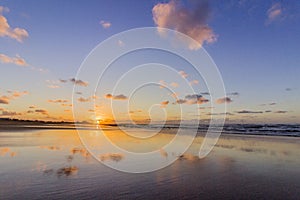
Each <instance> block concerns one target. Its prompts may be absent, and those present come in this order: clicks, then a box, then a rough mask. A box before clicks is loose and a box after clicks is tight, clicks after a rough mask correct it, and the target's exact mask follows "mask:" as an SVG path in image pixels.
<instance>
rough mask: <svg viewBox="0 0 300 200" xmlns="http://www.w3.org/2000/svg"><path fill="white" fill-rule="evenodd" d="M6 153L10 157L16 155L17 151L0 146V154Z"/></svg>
mask: <svg viewBox="0 0 300 200" xmlns="http://www.w3.org/2000/svg"><path fill="white" fill-rule="evenodd" d="M6 155H9V156H10V157H15V156H16V155H17V152H14V151H12V150H11V149H10V148H8V147H4V148H0V156H6Z"/></svg>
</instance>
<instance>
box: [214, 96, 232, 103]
mask: <svg viewBox="0 0 300 200" xmlns="http://www.w3.org/2000/svg"><path fill="white" fill-rule="evenodd" d="M231 102H232V99H231V98H229V97H223V98H220V99H217V100H216V103H217V104H223V103H231Z"/></svg>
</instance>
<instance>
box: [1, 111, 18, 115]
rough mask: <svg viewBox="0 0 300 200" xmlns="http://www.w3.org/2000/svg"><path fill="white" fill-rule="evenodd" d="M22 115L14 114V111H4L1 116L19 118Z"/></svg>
mask: <svg viewBox="0 0 300 200" xmlns="http://www.w3.org/2000/svg"><path fill="white" fill-rule="evenodd" d="M17 115H22V113H18V112H14V111H7V110H3V111H2V114H1V116H17Z"/></svg>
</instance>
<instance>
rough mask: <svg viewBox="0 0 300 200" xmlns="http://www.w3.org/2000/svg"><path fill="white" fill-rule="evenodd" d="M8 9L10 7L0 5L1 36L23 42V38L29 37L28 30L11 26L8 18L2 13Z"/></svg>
mask: <svg viewBox="0 0 300 200" xmlns="http://www.w3.org/2000/svg"><path fill="white" fill-rule="evenodd" d="M8 11H9V9H8V8H5V7H3V6H0V37H10V38H12V39H15V40H17V41H18V42H23V40H24V39H25V38H27V37H28V32H27V31H26V30H25V29H23V28H18V27H17V28H11V27H10V25H9V24H8V21H7V19H6V18H5V17H4V16H3V14H2V13H3V12H8Z"/></svg>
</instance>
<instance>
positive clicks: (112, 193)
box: [0, 128, 300, 199]
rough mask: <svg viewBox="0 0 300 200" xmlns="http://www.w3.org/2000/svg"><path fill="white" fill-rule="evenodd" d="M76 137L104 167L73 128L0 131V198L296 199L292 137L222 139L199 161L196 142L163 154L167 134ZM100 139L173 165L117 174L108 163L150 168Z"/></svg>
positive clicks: (299, 187) (299, 145) (298, 160)
mask: <svg viewBox="0 0 300 200" xmlns="http://www.w3.org/2000/svg"><path fill="white" fill-rule="evenodd" d="M128 129H130V128H128ZM131 131H133V132H135V133H136V134H140V135H143V134H144V135H147V134H148V133H149V132H147V130H142V129H138V130H137V129H131ZM81 135H82V137H83V138H82V139H83V141H85V142H86V141H88V144H89V147H90V148H91V149H92V153H93V154H95V155H94V156H96V157H97V159H98V160H100V161H102V162H103V163H104V164H103V163H101V162H99V161H98V160H96V159H95V158H94V157H93V156H92V155H91V154H90V153H89V152H88V151H87V150H86V149H85V148H84V147H83V146H82V143H81V141H80V139H79V137H78V135H77V132H76V130H32V131H24V132H15V131H10V132H0V199H66V198H76V199H93V198H98V199H99V198H100V199H140V198H144V199H149V198H155V199H175V198H176V199H191V198H201V199H212V198H219V199H220V198H223V199H224V198H230V199H232V198H233V199H234V198H236V199H241V198H243V199H254V198H255V199H257V198H258V199H262V198H268V199H298V198H299V195H300V184H299V180H300V168H299V164H300V151H299V150H300V139H298V138H291V137H270V136H238V135H222V136H221V138H220V139H219V141H218V143H217V144H216V145H215V147H214V149H213V151H212V152H211V153H210V154H209V155H208V156H207V157H205V158H204V159H199V158H198V151H199V148H200V145H201V143H202V141H203V138H202V137H201V136H198V137H197V138H196V139H195V140H194V142H193V144H192V145H191V147H190V148H189V149H188V150H187V152H185V154H184V155H183V156H180V152H177V151H176V148H175V149H174V148H173V149H169V150H168V151H167V150H164V149H163V148H161V146H163V145H165V144H167V143H168V142H169V141H171V140H172V138H173V137H174V135H173V134H169V133H168V132H167V133H161V134H159V135H156V136H154V137H151V138H149V139H148V140H137V139H133V138H132V137H128V136H126V135H124V134H123V133H122V132H120V131H119V130H118V129H116V128H112V129H108V130H106V131H104V132H98V131H95V130H93V131H91V130H82V132H81ZM104 135H105V136H106V137H107V138H109V139H110V140H111V142H112V143H114V144H115V145H118V146H120V147H122V148H125V149H127V150H128V151H134V152H136V153H144V152H148V151H154V150H155V149H159V151H158V152H157V154H154V157H153V159H155V162H158V163H160V162H161V163H167V162H168V161H170V160H171V159H174V158H178V160H176V161H175V162H174V163H173V164H171V165H170V166H168V167H165V168H163V169H160V170H157V171H154V172H150V173H141V174H130V173H124V172H120V171H116V170H114V169H111V168H109V167H108V166H106V165H110V166H115V167H122V166H128V165H132V166H134V165H149V164H150V163H151V160H149V159H145V161H144V162H141V163H132V160H131V159H130V158H129V157H126V155H125V154H123V153H120V152H117V151H111V150H110V149H109V148H107V147H106V146H105V143H104V142H103V141H102V140H103V136H104ZM105 164H106V165H105Z"/></svg>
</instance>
